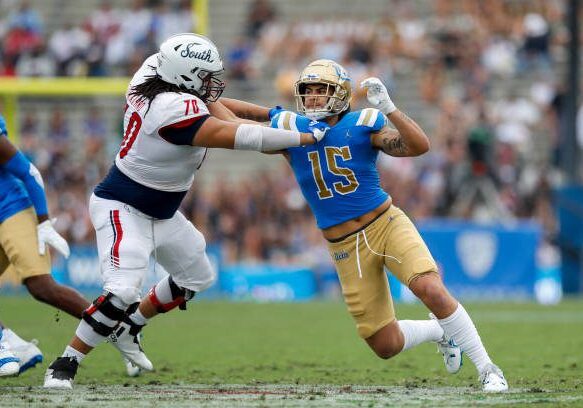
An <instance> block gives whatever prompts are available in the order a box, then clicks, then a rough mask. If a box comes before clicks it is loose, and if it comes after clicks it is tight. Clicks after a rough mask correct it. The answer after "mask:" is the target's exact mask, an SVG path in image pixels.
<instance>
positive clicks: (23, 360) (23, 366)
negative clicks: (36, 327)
mask: <svg viewBox="0 0 583 408" xmlns="http://www.w3.org/2000/svg"><path fill="white" fill-rule="evenodd" d="M11 350H12V352H13V353H14V355H15V356H16V357H18V358H19V359H20V373H21V374H22V373H23V372H25V371H26V370H28V369H29V368H33V367H34V366H36V365H37V364H38V363H42V361H43V353H42V352H41V351H40V349H39V348H38V347H37V342H36V340H32V341H30V342H26V343H25V344H21V345H19V346H16V347H11Z"/></svg>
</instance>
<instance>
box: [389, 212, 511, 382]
mask: <svg viewBox="0 0 583 408" xmlns="http://www.w3.org/2000/svg"><path fill="white" fill-rule="evenodd" d="M390 212H391V216H392V217H393V218H392V220H391V224H392V225H391V231H390V238H389V239H388V240H387V247H386V251H387V253H389V254H391V255H393V256H395V257H396V258H397V259H398V260H399V261H400V262H396V261H392V260H387V266H388V267H389V268H390V269H391V270H392V271H393V273H394V274H395V276H397V278H399V280H401V282H403V283H405V284H407V285H408V286H409V288H410V289H411V291H412V292H413V293H414V294H415V295H416V296H417V297H418V298H419V299H420V300H421V301H422V302H423V303H424V304H425V305H426V306H427V308H428V309H429V310H431V312H432V313H433V315H434V316H435V317H436V319H435V321H436V322H437V323H438V324H439V325H440V326H441V327H442V328H443V332H444V334H445V340H447V342H440V343H439V344H438V346H439V349H440V351H441V352H442V354H443V357H444V361H445V364H446V368H447V369H448V371H449V372H456V371H457V370H459V368H460V366H461V355H460V356H459V358H458V356H457V353H456V350H455V347H454V348H451V347H450V346H459V348H460V349H461V350H462V351H463V352H464V353H465V354H466V355H467V356H468V357H469V358H470V360H471V361H472V362H473V363H474V364H475V366H476V368H477V370H478V372H479V373H480V376H481V377H483V376H485V377H488V378H487V379H486V380H485V381H482V382H483V383H485V382H490V386H489V387H487V386H485V387H484V389H486V390H488V391H495V390H500V391H502V390H505V389H507V385H506V381H505V379H504V377H503V374H502V372H501V371H500V370H499V369H498V368H497V367H496V366H494V365H493V364H492V361H491V360H490V357H489V356H488V353H487V352H486V349H485V348H484V345H483V344H482V341H481V339H480V336H479V335H478V332H477V330H476V328H475V326H474V324H473V322H472V320H471V318H470V317H469V315H468V314H467V312H466V311H465V309H464V308H463V306H462V305H461V304H459V303H458V302H457V300H456V299H455V298H454V297H453V296H451V294H450V293H449V292H448V291H447V289H446V288H445V285H444V284H443V281H442V279H441V277H440V276H439V274H438V273H437V265H436V264H435V261H434V260H433V257H432V256H431V253H430V252H429V249H428V248H427V245H425V243H424V242H423V240H422V238H421V236H420V235H419V232H418V231H417V229H416V228H415V226H414V225H413V223H412V222H411V221H410V220H409V218H408V217H407V216H406V215H405V214H404V213H403V212H402V211H401V210H400V209H398V208H396V207H393V208H391V211H390ZM494 383H496V384H494Z"/></svg>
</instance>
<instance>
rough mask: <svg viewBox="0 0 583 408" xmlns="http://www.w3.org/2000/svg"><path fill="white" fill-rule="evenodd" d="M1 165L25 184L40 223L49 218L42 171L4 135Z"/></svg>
mask: <svg viewBox="0 0 583 408" xmlns="http://www.w3.org/2000/svg"><path fill="white" fill-rule="evenodd" d="M0 132H1V130H0ZM4 134H5V132H4ZM0 165H1V166H2V167H3V168H4V169H5V170H6V171H8V172H9V173H11V174H12V175H14V176H16V177H17V178H19V179H20V180H21V181H22V183H23V184H24V187H25V188H26V191H27V193H28V197H29V198H30V200H31V201H32V204H33V205H34V210H35V211H36V215H37V217H38V222H39V224H40V223H42V222H44V221H46V220H48V219H49V215H48V213H49V211H48V207H47V199H46V196H45V190H44V183H43V179H42V176H41V175H40V172H39V171H38V169H37V168H36V167H35V166H34V165H33V164H32V163H31V162H30V161H28V159H27V158H26V157H25V156H24V155H23V154H22V153H21V152H20V151H18V149H16V147H14V145H13V144H12V143H10V141H9V140H8V138H7V137H4V135H1V136H0Z"/></svg>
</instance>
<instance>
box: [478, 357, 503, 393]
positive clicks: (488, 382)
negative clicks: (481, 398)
mask: <svg viewBox="0 0 583 408" xmlns="http://www.w3.org/2000/svg"><path fill="white" fill-rule="evenodd" d="M479 378H480V382H481V383H482V390H483V391H484V392H504V391H508V382H507V381H506V378H504V373H503V372H502V370H500V369H499V368H498V367H497V366H496V365H494V364H488V365H487V366H486V367H485V368H484V369H483V370H482V372H481V373H480V377H479Z"/></svg>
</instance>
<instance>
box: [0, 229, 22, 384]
mask: <svg viewBox="0 0 583 408" xmlns="http://www.w3.org/2000/svg"><path fill="white" fill-rule="evenodd" d="M0 228H1V224H0ZM8 265H9V261H8V257H7V256H6V254H5V253H4V250H3V249H2V247H1V246H0V275H2V274H3V273H4V271H5V270H6V268H7V267H8ZM19 369H20V359H19V358H18V357H16V356H15V355H14V353H12V352H11V351H10V350H9V347H8V346H7V344H6V342H5V339H4V325H3V324H2V322H0V377H5V376H11V375H16V374H18V371H19Z"/></svg>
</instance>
